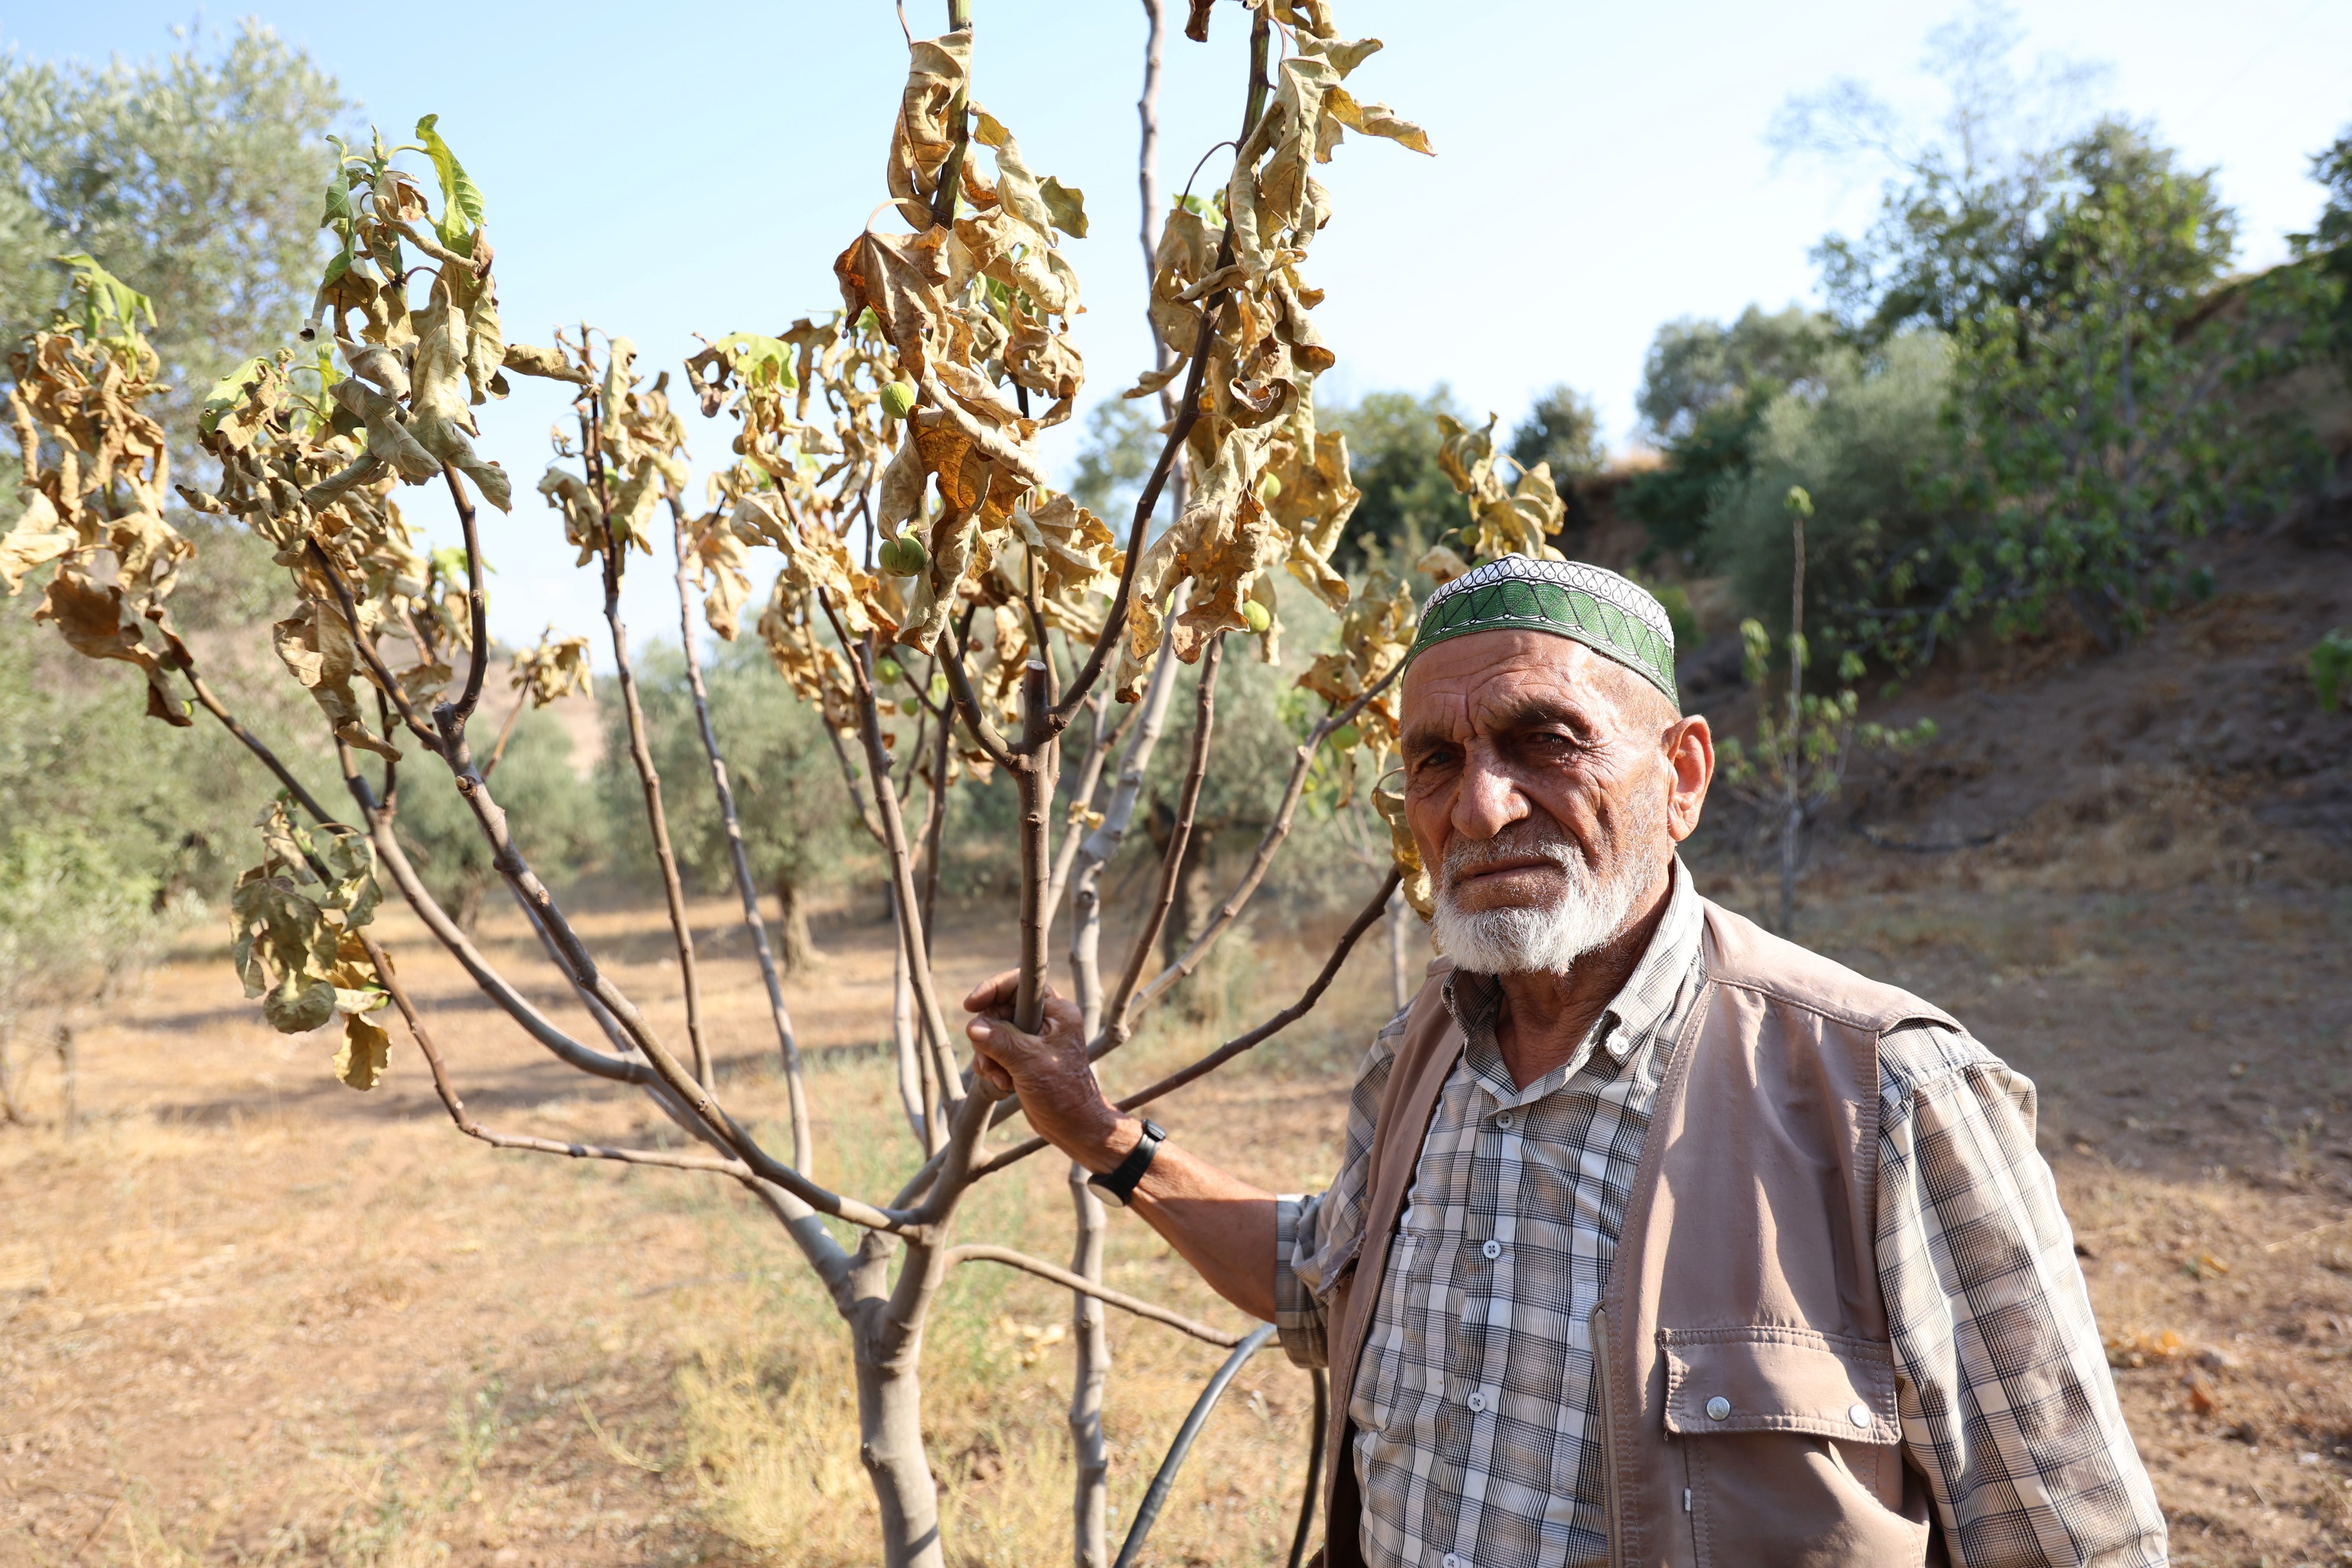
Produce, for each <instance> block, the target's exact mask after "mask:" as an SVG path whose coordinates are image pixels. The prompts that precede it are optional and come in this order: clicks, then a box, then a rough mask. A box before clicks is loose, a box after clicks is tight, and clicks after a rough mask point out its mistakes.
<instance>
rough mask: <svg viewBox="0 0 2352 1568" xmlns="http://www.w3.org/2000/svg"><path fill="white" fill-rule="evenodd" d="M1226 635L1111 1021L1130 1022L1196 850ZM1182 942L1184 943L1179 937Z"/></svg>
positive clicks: (1219, 639) (1210, 655)
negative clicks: (1131, 1001)
mask: <svg viewBox="0 0 2352 1568" xmlns="http://www.w3.org/2000/svg"><path fill="white" fill-rule="evenodd" d="M1224 649H1225V634H1224V633H1223V632H1219V633H1218V634H1217V635H1216V636H1215V637H1212V638H1210V639H1209V650H1208V652H1207V653H1205V654H1203V655H1202V658H1201V685H1200V689H1199V691H1198V693H1197V694H1196V695H1195V698H1194V705H1193V716H1192V758H1191V760H1190V761H1189V762H1187V763H1186V764H1185V767H1184V783H1183V785H1182V787H1181V789H1180V790H1179V791H1178V793H1177V796H1176V826H1175V828H1174V830H1173V831H1171V833H1170V834H1169V836H1168V847H1167V849H1166V851H1165V852H1164V853H1163V854H1162V855H1161V856H1160V886H1159V889H1158V890H1157V891H1156V892H1155V893H1154V894H1153V896H1152V900H1151V911H1150V914H1148V915H1146V916H1145V917H1144V921H1143V925H1142V928H1141V929H1140V930H1139V931H1137V932H1136V933H1135V942H1134V945H1133V946H1132V947H1131V948H1130V949H1129V952H1128V955H1127V968H1126V970H1125V972H1124V973H1121V974H1120V975H1119V978H1118V990H1116V991H1114V992H1112V993H1111V997H1110V1001H1109V1004H1108V1005H1107V1006H1105V1008H1104V1009H1103V1011H1104V1013H1105V1014H1106V1015H1107V1016H1109V1017H1110V1018H1113V1019H1118V1018H1122V1017H1124V1016H1126V1014H1127V1001H1128V998H1129V997H1130V996H1132V995H1134V994H1135V987H1136V984H1137V983H1138V982H1139V981H1140V980H1141V979H1142V978H1143V966H1144V964H1145V963H1149V962H1150V958H1151V950H1152V948H1153V947H1155V946H1156V945H1158V943H1159V941H1160V928H1161V927H1162V926H1164V925H1166V924H1167V923H1168V911H1169V910H1170V909H1171V907H1173V905H1174V904H1175V902H1176V889H1177V886H1178V884H1179V883H1181V881H1182V879H1183V875H1184V856H1185V852H1186V851H1187V850H1189V849H1190V848H1191V847H1192V821H1193V817H1194V816H1195V815H1196V814H1197V813H1198V812H1199V810H1200V806H1201V784H1202V780H1204V779H1205V778H1206V777H1207V776H1208V773H1209V740H1210V737H1211V735H1212V734H1213V732H1214V731H1215V729H1216V715H1217V670H1218V668H1219V667H1220V666H1221V665H1222V664H1223V659H1224ZM1178 940H1180V941H1181V940H1182V937H1181V932H1180V933H1179V936H1178Z"/></svg>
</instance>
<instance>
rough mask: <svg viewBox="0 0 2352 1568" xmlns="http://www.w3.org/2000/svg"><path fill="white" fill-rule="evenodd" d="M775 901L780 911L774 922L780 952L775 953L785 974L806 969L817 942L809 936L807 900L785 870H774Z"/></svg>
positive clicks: (814, 954)
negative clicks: (778, 935) (778, 929)
mask: <svg viewBox="0 0 2352 1568" xmlns="http://www.w3.org/2000/svg"><path fill="white" fill-rule="evenodd" d="M776 903H777V905H778V907H779V910H780V911H781V912H780V914H779V917H778V920H777V922H776V923H777V925H778V927H779V928H780V931H781V936H780V941H781V942H782V946H783V952H782V953H780V954H778V957H779V958H781V959H782V962H783V966H784V971H785V973H796V972H797V971H800V970H803V969H805V968H807V967H808V966H809V964H810V963H811V962H813V961H814V959H815V957H816V955H817V952H816V943H815V942H814V940H812V939H811V938H810V936H809V923H808V903H807V900H804V899H803V897H802V896H801V890H800V888H799V887H798V885H796V884H795V883H794V882H793V879H792V874H791V873H790V872H788V871H779V872H777V873H776Z"/></svg>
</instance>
